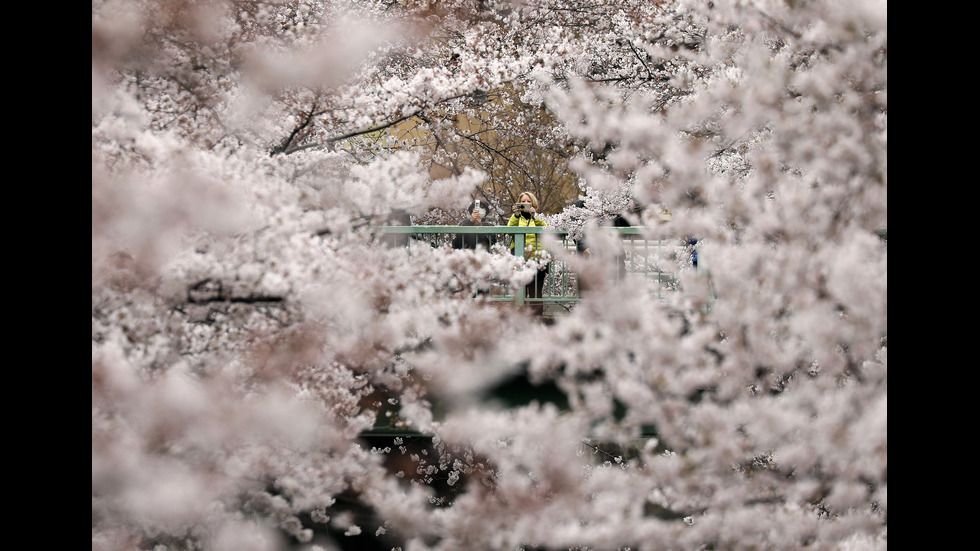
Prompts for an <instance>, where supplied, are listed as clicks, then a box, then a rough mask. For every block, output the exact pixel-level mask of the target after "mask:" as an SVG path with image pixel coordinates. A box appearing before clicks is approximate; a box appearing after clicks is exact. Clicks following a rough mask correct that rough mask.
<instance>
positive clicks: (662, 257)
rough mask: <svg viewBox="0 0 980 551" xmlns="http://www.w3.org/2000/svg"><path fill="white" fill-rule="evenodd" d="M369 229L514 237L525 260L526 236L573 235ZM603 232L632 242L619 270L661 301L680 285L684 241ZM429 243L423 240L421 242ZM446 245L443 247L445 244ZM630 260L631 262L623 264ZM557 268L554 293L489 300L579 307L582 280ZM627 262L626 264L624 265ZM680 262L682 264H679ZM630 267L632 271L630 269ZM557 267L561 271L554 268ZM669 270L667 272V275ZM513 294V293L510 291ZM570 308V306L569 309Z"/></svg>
mask: <svg viewBox="0 0 980 551" xmlns="http://www.w3.org/2000/svg"><path fill="white" fill-rule="evenodd" d="M368 229H369V230H370V231H372V232H374V233H380V234H400V235H406V236H408V235H416V236H420V235H430V236H433V237H434V236H438V235H442V236H446V237H448V236H451V235H461V234H492V235H512V236H513V245H514V248H513V252H514V254H515V256H517V257H520V258H523V257H524V252H525V249H524V245H525V236H527V235H528V234H550V235H555V236H559V237H561V238H563V239H564V238H567V236H568V235H569V232H568V231H567V230H559V229H556V228H553V227H549V226H456V225H420V226H401V225H391V226H369V227H368ZM597 229H598V230H600V231H603V232H612V233H617V234H620V235H621V236H623V238H624V239H623V240H624V241H629V242H630V245H629V246H628V247H626V248H625V249H624V251H623V253H622V254H621V255H620V256H618V257H617V258H618V259H619V262H620V267H619V270H621V272H620V273H621V274H622V273H624V272H623V270H625V271H628V272H631V273H642V274H643V275H645V276H646V277H647V278H648V279H649V280H650V281H651V282H655V283H656V294H657V297H658V298H665V296H664V294H663V292H664V291H665V290H669V289H673V288H674V287H675V286H676V284H677V279H676V274H675V272H676V270H677V269H680V268H681V267H682V264H683V261H682V260H681V261H679V260H678V259H679V258H681V255H682V254H683V251H686V248H685V246H684V245H681V244H680V243H681V241H682V240H681V239H680V238H678V237H676V236H672V237H646V236H644V235H643V234H644V231H645V230H646V228H645V227H644V226H628V227H620V226H601V227H599V228H597ZM419 239H422V240H425V239H423V238H419ZM674 239H677V242H675V244H673V245H671V244H670V242H671V241H673V240H674ZM445 243H446V242H444V243H443V244H445ZM431 244H432V245H434V246H435V245H438V243H437V242H436V241H435V240H433V241H432V243H431ZM564 245H565V246H568V242H567V241H565V244H564ZM625 258H628V259H629V260H623V259H625ZM557 262H558V263H557V265H553V269H552V270H551V272H550V273H549V276H548V279H546V283H545V288H547V289H549V290H550V291H551V292H550V293H547V294H545V295H542V296H541V297H538V298H530V297H525V296H524V293H523V291H521V290H513V291H514V292H513V293H511V292H504V293H503V294H493V293H492V294H491V295H489V297H488V298H489V300H492V301H507V302H511V301H513V302H514V303H515V304H516V305H522V304H524V303H525V302H526V301H530V302H545V303H551V304H566V305H571V304H574V303H577V302H579V301H580V300H581V298H580V296H579V292H578V277H577V274H575V273H574V272H572V271H571V270H569V269H568V268H567V266H565V264H564V262H563V261H561V260H558V261H557ZM623 262H626V264H623ZM678 262H681V263H680V264H678ZM627 265H628V267H627ZM555 266H557V268H558V269H557V270H556V269H554V267H555ZM665 268H666V271H665ZM697 271H698V273H701V274H704V273H705V272H704V263H703V261H702V259H699V261H698V262H697ZM508 291H510V290H508ZM566 307H567V306H566Z"/></svg>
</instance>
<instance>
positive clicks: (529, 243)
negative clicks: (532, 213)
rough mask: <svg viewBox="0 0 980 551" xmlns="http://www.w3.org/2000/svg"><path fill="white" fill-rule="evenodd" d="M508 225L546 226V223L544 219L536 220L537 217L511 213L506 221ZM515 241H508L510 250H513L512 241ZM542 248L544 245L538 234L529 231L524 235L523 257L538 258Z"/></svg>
mask: <svg viewBox="0 0 980 551" xmlns="http://www.w3.org/2000/svg"><path fill="white" fill-rule="evenodd" d="M507 225H508V226H547V225H548V224H547V223H546V222H545V221H544V220H538V219H537V218H524V217H523V216H520V215H517V214H512V215H511V216H510V220H508V221H507ZM515 237H516V236H515ZM515 242H516V241H514V240H512V241H511V242H510V250H511V251H513V250H514V243H515ZM543 250H544V246H542V244H541V240H540V239H538V234H534V233H529V234H525V235H524V257H525V258H532V257H533V258H538V257H539V256H541V251H543Z"/></svg>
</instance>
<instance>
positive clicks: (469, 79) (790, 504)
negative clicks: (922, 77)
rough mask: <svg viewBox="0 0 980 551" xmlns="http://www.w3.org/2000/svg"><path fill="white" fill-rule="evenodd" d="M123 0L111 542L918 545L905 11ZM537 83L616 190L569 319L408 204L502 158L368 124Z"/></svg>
mask: <svg viewBox="0 0 980 551" xmlns="http://www.w3.org/2000/svg"><path fill="white" fill-rule="evenodd" d="M92 7H93V11H92V15H93V17H92V26H93V27H92V28H93V59H92V70H93V94H92V98H93V103H92V160H93V165H92V214H93V217H92V222H93V226H92V517H93V525H92V548H93V550H105V551H110V550H124V549H126V550H129V549H146V550H157V549H180V550H188V551H189V550H208V551H211V550H214V551H231V550H236V551H239V550H249V551H250V550H255V551H279V550H287V549H288V550H293V549H296V550H300V549H302V550H305V551H327V550H334V549H351V548H358V546H366V545H368V543H367V542H370V545H373V546H375V547H378V546H380V547H381V548H391V549H402V550H405V551H407V550H412V551H437V550H438V551H455V550H473V549H480V550H514V549H549V550H558V549H589V550H620V549H643V550H658V549H663V550H668V549H670V550H677V549H683V550H687V549H690V550H700V549H705V550H706V549H731V550H742V549H744V550H748V549H800V548H803V549H850V550H880V549H885V548H886V547H887V510H888V500H887V488H888V485H887V301H886V297H887V246H886V235H887V234H886V230H887V228H886V220H887V206H886V205H887V156H886V149H887V78H886V76H887V25H886V23H887V17H886V15H887V13H886V7H885V3H884V2H883V1H880V0H863V1H857V2H850V3H840V2H830V1H826V0H823V1H821V0H817V1H811V2H783V1H777V0H757V1H754V2H742V1H735V0H713V1H707V0H704V1H702V0H666V1H664V2H650V1H645V0H625V1H622V2H615V3H610V2H605V1H601V0H541V1H537V2H522V1H510V0H448V1H439V2H435V1H428V0H420V1H412V2H389V1H381V0H363V1H356V2H347V1H344V2H340V1H333V0H285V1H281V2H268V3H246V2H234V1H231V0H210V1H207V2H192V3H185V2H173V1H170V0H140V1H136V2H134V1H128V0H97V1H94V2H93V5H92ZM502 86H508V87H513V88H514V89H517V90H519V95H520V97H521V101H524V102H527V103H528V104H533V105H539V106H540V108H541V109H544V110H547V112H548V113H549V114H550V116H551V117H552V118H551V119H549V120H553V121H555V125H556V127H555V128H543V129H535V133H534V135H535V136H537V138H536V139H538V140H542V139H544V138H542V137H544V136H548V138H547V139H544V141H545V142H547V141H550V140H554V142H555V144H554V145H555V148H556V150H561V151H565V152H568V151H572V152H574V154H573V155H571V156H570V158H569V159H568V170H570V171H572V172H573V173H574V174H575V175H576V177H577V178H578V179H579V181H580V187H581V189H582V190H583V191H584V193H583V195H582V196H581V199H582V200H583V201H584V207H582V208H578V207H572V206H569V207H568V208H566V209H565V211H564V212H561V213H557V214H554V215H549V216H546V217H545V218H546V219H547V221H548V223H549V226H551V227H553V228H556V229H562V230H567V231H569V233H570V234H571V235H572V238H573V239H575V238H582V237H585V238H588V239H589V244H590V246H591V248H592V250H593V255H592V257H591V258H583V257H581V256H576V255H573V254H571V253H569V252H568V251H557V250H556V251H552V253H553V254H554V255H555V256H554V258H557V259H560V260H563V261H565V262H567V264H568V265H569V266H570V267H571V268H572V269H574V270H575V271H576V272H577V273H578V275H579V281H580V286H581V289H582V291H583V292H582V298H581V301H580V302H579V303H577V304H576V305H575V306H574V307H572V308H571V309H570V310H569V311H568V312H567V313H565V314H563V315H561V316H558V317H557V318H555V319H554V320H553V322H549V323H542V322H541V321H540V320H538V319H536V318H534V317H532V316H529V315H527V313H526V312H525V311H524V310H522V309H520V308H518V307H516V306H515V305H514V304H511V303H507V302H494V301H491V300H487V299H486V298H485V296H483V295H481V294H480V292H481V291H485V290H486V289H487V288H488V285H489V284H488V282H493V283H494V284H496V285H500V286H503V287H505V288H509V289H511V290H515V291H516V290H520V289H521V288H522V287H523V285H524V284H526V283H527V282H528V281H529V280H530V279H531V278H532V277H533V274H534V266H529V265H527V264H524V263H523V262H522V261H521V260H520V259H518V258H516V257H514V256H512V255H511V254H509V253H508V252H507V251H506V250H505V249H504V248H502V247H501V248H496V249H495V250H493V251H483V250H476V251H469V250H459V251H457V250H453V249H451V248H450V247H448V246H446V245H440V244H438V243H436V244H433V243H431V242H429V241H427V240H424V239H420V238H418V236H416V235H410V234H387V235H385V234H379V233H377V232H375V231H373V229H372V228H373V227H375V226H387V225H399V224H404V223H410V222H405V218H404V217H408V218H407V219H408V220H409V221H410V220H412V219H413V218H414V219H416V220H418V219H421V218H424V216H425V215H426V213H429V212H432V211H433V209H442V210H444V211H450V210H452V209H457V208H459V206H460V205H463V204H466V203H467V202H468V200H469V198H470V196H471V191H472V190H473V189H475V188H477V187H479V186H480V185H481V183H483V182H484V180H485V178H486V177H487V175H486V174H485V173H484V172H482V171H480V170H476V169H474V168H473V167H465V166H459V167H455V168H456V170H454V171H453V175H452V176H449V177H446V178H439V179H433V178H432V177H431V176H430V171H429V168H430V167H431V165H432V164H433V163H441V162H445V163H449V162H450V161H452V160H453V159H451V158H444V157H440V156H438V155H436V156H433V155H432V154H431V152H426V151H419V150H417V149H412V148H410V147H407V144H397V143H394V142H392V143H390V144H388V143H382V141H379V140H376V141H373V142H371V143H373V144H374V145H372V146H370V148H369V147H368V142H369V141H370V140H366V139H365V140H362V141H361V142H355V141H350V140H349V139H348V138H350V137H351V136H375V137H377V136H381V135H383V134H384V129H386V128H389V127H390V125H392V124H394V123H395V122H396V121H400V120H404V119H407V118H408V117H411V116H415V117H418V120H420V121H423V122H424V123H425V124H428V125H430V127H431V128H437V127H443V128H450V129H451V128H452V126H451V121H454V120H458V118H459V117H464V116H470V115H472V114H474V113H475V110H474V107H473V102H472V99H473V98H475V97H479V96H480V95H481V94H485V93H486V92H487V91H491V90H494V89H497V88H500V87H502ZM540 120H544V119H530V118H521V117H518V118H516V119H513V120H511V121H510V122H499V124H500V125H501V126H500V128H504V126H503V125H505V124H509V125H511V126H513V127H514V132H515V133H517V132H521V131H522V129H521V128H519V127H520V126H522V125H524V126H529V125H532V124H540ZM447 125H448V126H447ZM462 139H463V138H460V140H462ZM358 144H361V145H358ZM379 144H381V145H379ZM540 145H542V146H548V145H549V144H548V143H541V144H540ZM562 148H564V149H562ZM512 160H513V161H514V164H515V165H519V163H520V162H523V161H522V160H521V158H520V157H519V155H518V154H517V153H516V152H515V153H514V156H513V157H512ZM617 214H628V215H629V216H630V217H631V222H632V224H633V225H634V226H637V227H638V228H640V231H641V235H642V236H643V237H645V238H650V239H665V240H668V241H670V242H672V243H674V244H675V245H678V246H679V244H682V243H685V242H686V240H687V239H689V238H691V239H696V240H697V251H698V254H699V257H698V258H699V265H698V268H697V269H694V268H693V267H691V266H689V265H688V264H686V263H685V262H686V259H687V257H683V258H682V256H681V255H678V256H677V259H678V261H677V264H676V266H674V267H673V268H672V270H673V273H674V274H675V276H676V278H677V284H676V288H675V289H674V290H673V291H672V292H670V293H668V294H666V295H663V296H661V295H659V294H657V293H651V292H650V291H649V282H648V281H645V280H643V278H634V277H627V278H617V277H616V275H615V269H614V263H615V262H616V256H615V252H614V249H615V246H616V241H615V239H614V238H612V237H610V236H609V235H607V234H604V233H602V232H601V231H598V227H599V226H600V223H602V224H606V223H607V222H608V221H609V219H610V218H612V217H614V216H616V215H617ZM548 243H549V245H554V242H553V241H550V240H549V241H548ZM678 250H680V249H678ZM362 548H363V547H362Z"/></svg>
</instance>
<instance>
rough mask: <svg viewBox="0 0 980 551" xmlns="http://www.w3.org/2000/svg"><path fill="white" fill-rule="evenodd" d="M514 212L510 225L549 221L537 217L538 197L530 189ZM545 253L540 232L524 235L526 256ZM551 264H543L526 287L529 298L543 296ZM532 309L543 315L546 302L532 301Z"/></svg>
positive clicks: (512, 243)
mask: <svg viewBox="0 0 980 551" xmlns="http://www.w3.org/2000/svg"><path fill="white" fill-rule="evenodd" d="M513 210H514V214H512V215H511V217H510V220H508V221H507V225H508V226H546V225H547V223H546V222H545V221H544V220H539V219H538V218H535V214H537V211H538V198H537V197H535V196H534V194H533V193H531V192H530V191H525V192H524V193H522V194H521V197H520V199H518V200H517V204H515V205H514V208H513ZM510 248H511V250H512V251H513V250H514V242H513V241H511V243H510ZM543 253H544V246H543V245H542V239H541V235H540V234H533V233H529V234H526V235H525V236H524V258H527V259H533V260H537V259H539V258H541V257H542V255H543ZM515 254H516V252H515ZM549 267H550V265H549V264H548V263H545V264H544V265H543V266H541V267H540V268H538V273H537V274H535V276H534V281H532V282H530V283H528V284H527V285H526V286H525V287H524V290H525V296H527V297H528V298H541V295H542V290H543V288H544V280H545V277H547V276H548V269H549ZM531 311H532V312H534V314H536V315H538V316H541V315H543V314H544V303H542V302H532V303H531Z"/></svg>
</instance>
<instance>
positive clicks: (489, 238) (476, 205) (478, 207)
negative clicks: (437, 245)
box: [452, 199, 497, 251]
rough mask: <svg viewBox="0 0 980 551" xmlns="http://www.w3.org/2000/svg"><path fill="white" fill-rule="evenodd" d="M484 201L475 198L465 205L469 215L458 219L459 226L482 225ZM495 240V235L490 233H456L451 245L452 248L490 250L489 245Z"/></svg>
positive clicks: (484, 210)
mask: <svg viewBox="0 0 980 551" xmlns="http://www.w3.org/2000/svg"><path fill="white" fill-rule="evenodd" d="M488 206H489V205H487V204H486V201H482V200H480V199H475V200H474V201H473V202H472V203H470V204H469V206H468V207H467V211H468V212H469V213H470V217H469V218H467V219H465V220H460V222H459V224H458V225H460V226H482V225H483V220H484V219H485V218H486V216H487V212H488V210H489V209H488V208H487V207H488ZM496 242H497V237H496V235H494V234H492V233H458V234H455V235H453V242H452V246H453V248H454V249H476V248H477V247H483V248H485V249H486V250H488V251H489V250H490V247H492V246H493V244H494V243H496Z"/></svg>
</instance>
